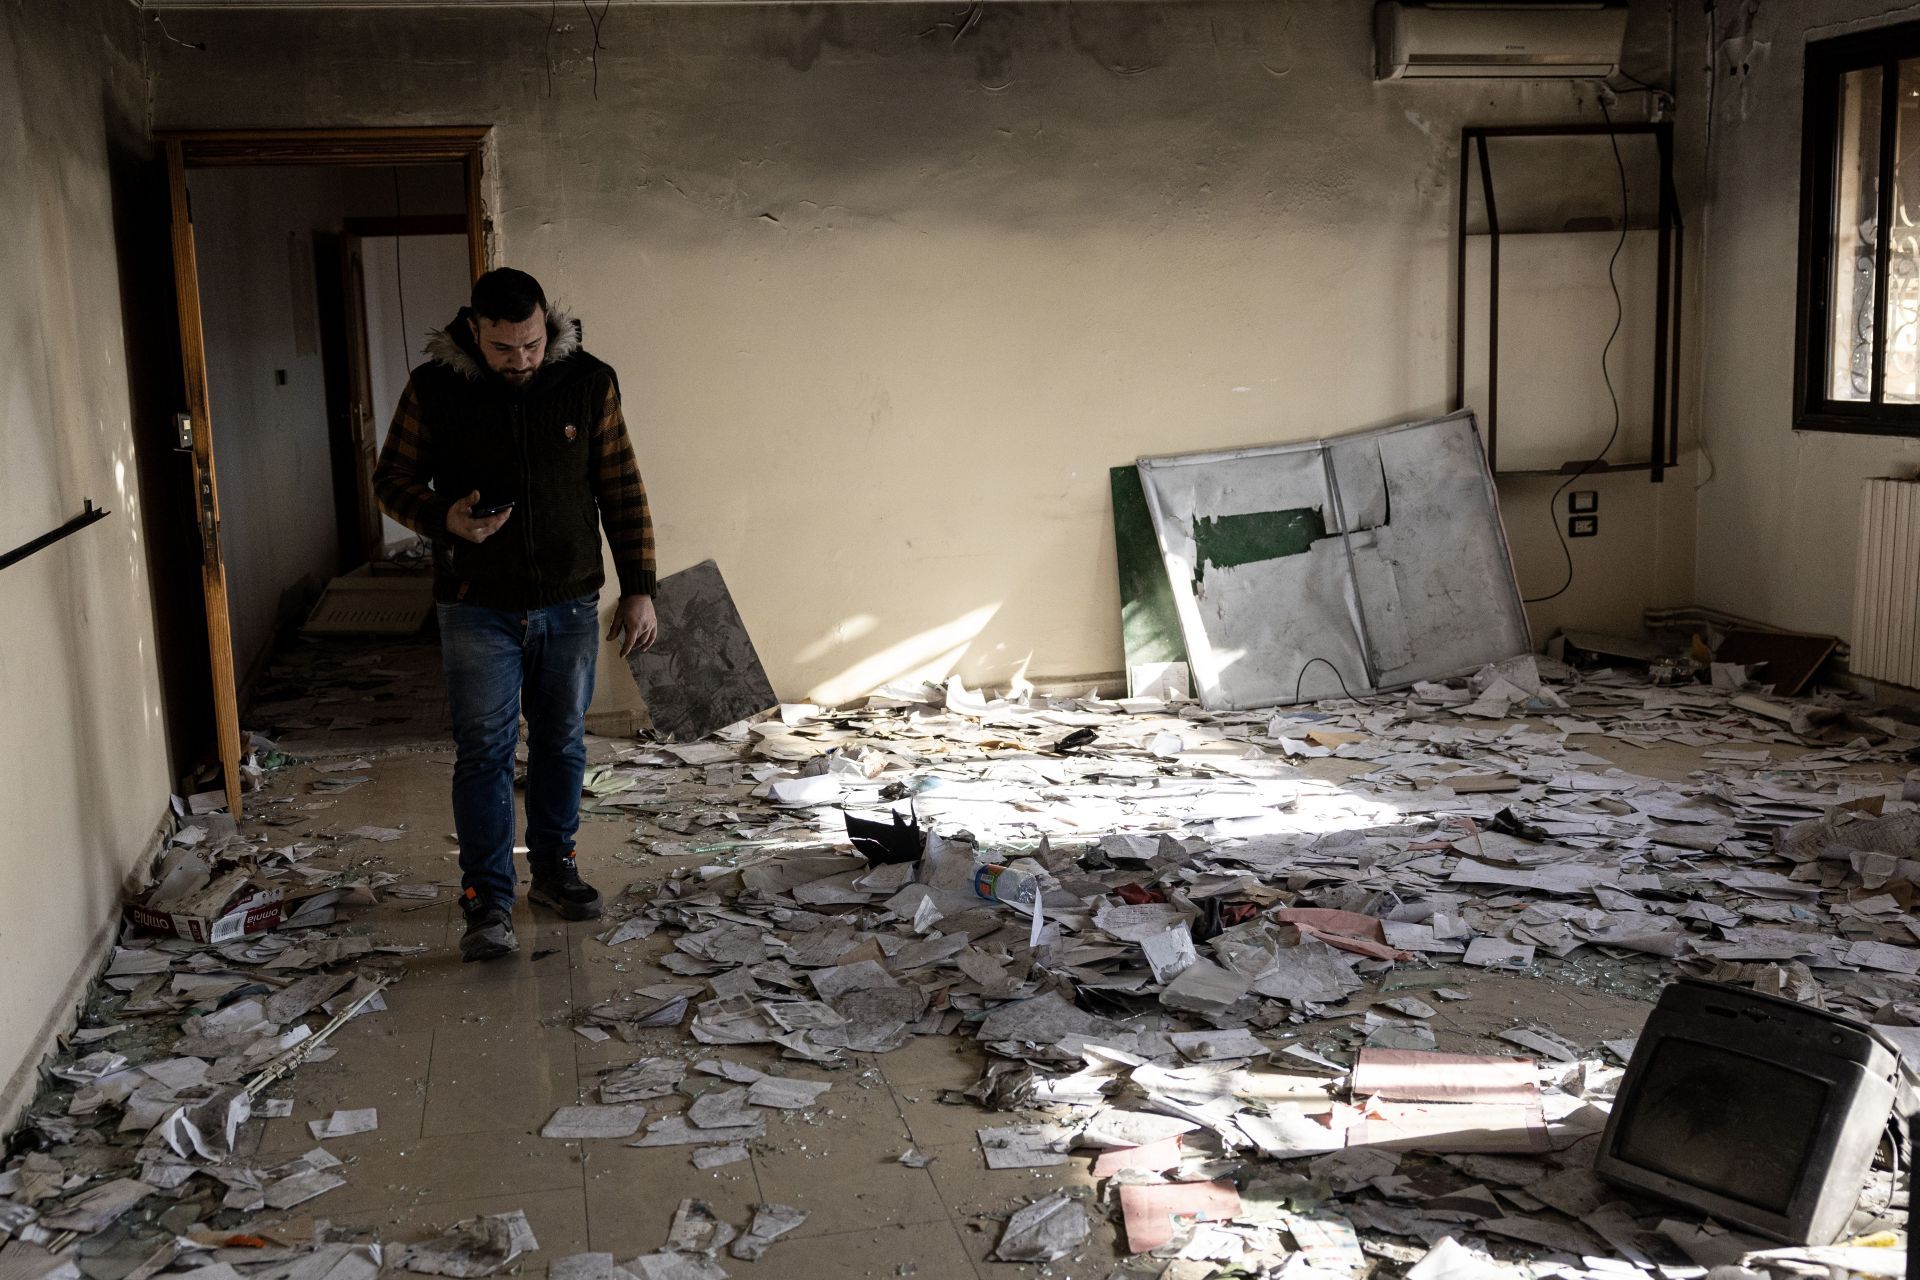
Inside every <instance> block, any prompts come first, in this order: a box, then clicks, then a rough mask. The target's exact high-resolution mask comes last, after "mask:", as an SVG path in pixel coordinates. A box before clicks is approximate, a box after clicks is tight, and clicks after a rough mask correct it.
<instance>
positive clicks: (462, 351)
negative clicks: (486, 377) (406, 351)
mask: <svg viewBox="0 0 1920 1280" xmlns="http://www.w3.org/2000/svg"><path fill="white" fill-rule="evenodd" d="M472 316H473V308H472V307H462V308H460V314H459V315H457V316H455V317H454V318H453V323H451V324H449V325H448V326H447V327H446V328H444V329H429V330H427V344H426V346H425V347H423V348H421V352H422V354H424V355H425V356H426V357H427V359H428V360H430V361H431V362H433V363H434V364H443V365H445V366H447V368H449V369H452V370H453V371H454V372H456V373H458V374H460V375H461V376H463V377H465V378H466V379H467V380H468V381H471V382H478V381H479V380H480V376H481V375H482V374H484V373H485V372H486V371H487V362H486V359H485V358H484V357H483V356H481V354H480V348H479V347H478V346H477V345H476V344H475V343H474V340H473V332H472V330H471V329H470V328H469V327H468V324H467V321H468V320H469V319H471V318H472ZM579 350H580V322H579V321H578V320H577V319H575V318H574V315H573V312H571V311H569V310H567V308H566V307H564V306H562V305H560V304H558V303H555V304H554V305H552V306H549V307H548V308H547V354H546V359H545V360H544V361H542V362H541V365H540V367H541V369H542V370H545V369H547V368H549V367H551V366H553V365H556V364H559V363H560V362H561V361H563V360H565V359H567V357H569V356H571V355H573V354H574V353H576V352H577V351H579Z"/></svg>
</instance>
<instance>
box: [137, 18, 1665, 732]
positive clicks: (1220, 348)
mask: <svg viewBox="0 0 1920 1280" xmlns="http://www.w3.org/2000/svg"><path fill="white" fill-rule="evenodd" d="M169 25H170V27H171V28H172V29H173V33H174V34H175V35H176V36H178V37H180V38H182V39H186V40H191V41H204V42H205V43H206V45H207V51H206V52H204V53H199V52H194V51H191V50H187V49H184V48H181V47H179V46H178V45H175V44H171V43H155V44H154V45H153V46H152V54H153V59H154V70H155V87H154V92H155V111H156V117H157V119H156V123H157V124H158V125H160V126H161V127H188V126H215V125H256V126H295V125H323V124H325V125H346V124H425V123H486V124H492V125H493V126H495V129H496V137H497V153H498V160H499V170H498V182H499V188H498V190H499V199H498V204H497V208H496V210H495V217H496V230H497V233H498V244H499V246H500V249H501V251H502V252H503V254H504V255H505V260H506V261H509V262H511V263H513V264H514V265H517V266H521V267H524V268H527V269H529V270H532V271H534V272H535V273H536V274H538V275H540V276H541V277H542V278H543V279H544V280H545V281H546V282H547V284H548V285H549V287H550V289H551V290H552V291H553V292H555V293H556V294H559V295H562V296H564V297H566V298H567V299H568V300H569V301H571V302H572V303H573V304H574V305H575V306H577V307H578V308H579V310H580V312H581V314H582V315H583V316H584V317H585V320H586V324H587V335H588V342H589V345H590V346H591V347H593V348H594V349H595V351H596V352H597V353H598V354H599V355H601V356H603V357H605V358H607V359H609V360H611V361H612V362H613V363H614V364H615V365H616V367H618V368H619V370H620V372H621V377H622V385H623V387H624V388H625V390H626V395H627V397H628V403H629V416H630V418H631V419H632V420H633V421H634V423H635V424H636V427H637V435H638V442H639V448H640V454H641V459H642V464H643V467H644V469H645V471H646V473H647V478H648V484H649V488H650V489H651V491H652V493H653V497H654V501H655V509H656V512H657V515H658V519H659V532H660V547H661V553H662V561H663V563H662V567H663V569H665V570H668V571H671V570H673V569H677V568H680V567H683V566H685V565H689V564H692V563H695V562H697V561H700V560H702V559H705V558H707V557H709V556H711V557H714V558H716V559H717V560H718V561H719V562H720V564H721V565H722V567H723V569H724V570H725V572H726V575H727V580H728V582H729V584H730V585H731V586H732V588H733V590H734V591H735V593H736V595H737V597H738V599H739V603H740V608H741V612H742V614H743V616H744V618H745V620H746V622H747V625H748V626H749V628H750V629H751V630H752V631H753V634H754V637H755V640H756V643H757V645H758V647H759V650H760V652H761V654H762V655H763V657H764V658H765V659H766V662H767V666H768V669H769V674H770V675H771V676H772V678H773V681H774V684H775V686H776V688H777V689H779V691H780V692H781V693H782V694H783V695H785V696H789V697H793V696H799V695H802V694H807V693H812V694H815V695H819V696H824V697H832V696H836V695H837V696H847V695H849V694H851V693H856V692H859V691H860V688H859V686H860V685H861V682H862V681H865V682H867V683H872V682H874V681H875V680H881V679H885V678H888V677H890V676H895V675H904V674H907V673H909V672H914V671H919V670H923V669H932V670H944V669H946V668H948V667H952V668H954V669H957V670H959V671H960V672H961V673H962V674H963V675H964V676H965V677H966V678H967V679H969V680H972V681H992V680H1003V679H1005V678H1007V677H1009V676H1011V675H1012V674H1014V673H1016V672H1019V671H1023V670H1024V671H1026V672H1027V673H1028V674H1031V675H1039V676H1053V675H1066V674H1071V673H1086V672H1110V671H1116V670H1118V669H1119V667H1120V665H1121V654H1120V631H1119V626H1118V620H1117V612H1118V597H1117V586H1116V573H1115V568H1114V552H1113V547H1112V529H1111V517H1110V514H1109V511H1108V483H1107V469H1108V467H1109V466H1111V465H1113V464H1115V463H1123V462H1127V461H1129V460H1131V459H1132V458H1134V457H1136V456H1138V455H1140V454H1143V453H1168V452H1176V451H1181V450H1186V449H1198V448H1210V447H1222V446H1233V445H1239V444H1247V443H1256V442H1268V441H1284V440H1292V439H1302V438H1307V437H1313V436H1319V435H1324V434H1327V433H1332V432H1339V431H1346V430H1353V429H1358V428H1362V427H1367V426H1375V425H1382V424H1387V423H1394V422H1401V421H1405V420H1408V419H1409V418H1413V417H1417V416H1420V415H1423V414H1427V413H1432V412H1437V411H1440V410H1443V409H1445V408H1446V407H1447V403H1446V402H1447V397H1448V394H1449V385H1450V374H1451V347H1450V330H1451V325H1452V303H1451V288H1452V270H1451V257H1452V234H1453V197H1454V193H1453V183H1454V176H1453V175H1454V173H1455V170H1456V166H1457V151H1456V147H1457V138H1458V130H1459V128H1460V127H1461V125H1463V124H1465V123H1468V122H1472V123H1503V122H1523V123H1535V122H1553V121H1562V120H1597V119H1598V118H1599V115H1598V110H1597V108H1596V107H1595V106H1594V105H1593V103H1592V101H1591V96H1590V91H1589V90H1588V89H1587V88H1586V87H1584V86H1577V85H1566V84H1555V83H1530V84H1493V83H1478V84H1476V83H1464V84H1427V85H1376V84H1375V83H1374V82H1373V81H1372V79H1371V31H1370V25H1369V21H1368V8H1367V6H1366V5H1365V4H1363V3H1358V2H1356V0H1316V2H1313V3H1292V4H1286V5H1256V4H1238V3H1196V4H1180V5H1148V4H1126V5H1100V4H1087V5H1072V6H1067V5H991V6H983V7H977V8H974V9H971V10H969V9H967V8H965V7H963V6H958V5H945V4H935V5H924V6H923V5H874V6H841V5H825V6H811V7H808V6H784V7H783V6H751V7H747V6H740V7H736V6H684V7H677V6H662V7H646V8H618V9H615V10H613V11H612V12H611V14H610V16H609V18H608V19H607V21H606V23H605V24H604V25H603V27H602V29H601V33H600V44H601V45H602V47H601V48H600V49H598V50H597V54H596V51H595V50H594V49H593V47H592V46H593V41H592V33H591V31H590V29H589V28H588V25H587V24H586V23H585V22H584V21H582V20H581V19H580V17H579V15H577V14H576V15H573V16H572V17H571V18H568V17H566V16H565V15H562V16H560V17H559V18H558V20H557V21H555V22H554V24H553V29H552V30H551V32H549V29H548V26H549V14H548V12H547V11H546V10H545V9H539V8H530V9H526V10H502V9H488V10H485V11H482V12H478V13H447V12H420V11H414V12H408V13H394V12H353V11H333V12H328V13H326V14H324V15H321V14H312V13H304V14H303V13H285V12H281V13H262V14H236V13H218V14H215V13H181V14H179V15H178V16H177V17H170V18H169ZM596 56H597V64H598V65H597V70H596V68H595V66H594V65H593V63H594V60H595V58H596ZM596 75H597V83H598V88H597V95H598V96H597V98H596V97H595V89H594V80H595V76H596ZM1600 176H1601V177H1602V178H1606V179H1608V180H1611V175H1610V174H1603V175H1600ZM1596 356H1597V353H1596ZM216 412H217V408H216ZM1641 488H1642V489H1643V490H1644V489H1646V488H1647V486H1645V485H1644V484H1642V486H1641ZM1525 493H1526V495H1527V496H1526V499H1525V501H1524V502H1523V503H1521V504H1518V505H1514V506H1510V508H1509V510H1508V513H1507V522H1508V528H1509V530H1510V531H1511V533H1512V535H1513V537H1514V539H1515V542H1516V553H1517V554H1518V555H1519V556H1520V558H1521V559H1522V562H1523V564H1526V565H1532V564H1537V565H1538V566H1539V572H1540V574H1541V581H1539V582H1526V583H1525V584H1524V585H1526V586H1528V587H1529V588H1533V589H1540V588H1544V589H1548V590H1550V589H1551V588H1552V587H1553V586H1554V585H1557V581H1558V578H1559V575H1560V572H1561V570H1560V562H1559V550H1558V544H1557V543H1556V542H1554V541H1553V538H1552V530H1551V525H1550V523H1549V520H1548V518H1547V516H1546V513H1545V509H1544V500H1543V499H1541V498H1539V497H1538V496H1537V495H1535V494H1534V493H1533V491H1531V490H1525ZM1654 496H1655V495H1652V494H1650V493H1636V494H1634V495H1633V497H1632V498H1631V499H1630V501H1631V502H1632V503H1633V504H1634V505H1633V506H1632V508H1631V509H1632V510H1635V511H1639V512H1641V513H1643V514H1649V515H1650V514H1651V513H1653V512H1654V511H1656V510H1658V511H1660V512H1663V513H1666V512H1668V508H1669V507H1670V505H1671V504H1654V503H1653V501H1652V499H1653V497H1654ZM1602 523H1603V536H1602V538H1601V539H1599V540H1597V542H1598V543H1600V544H1602V547H1603V549H1604V550H1605V551H1607V552H1609V553H1610V559H1609V561H1608V563H1606V564H1604V565H1593V566H1588V567H1586V568H1583V570H1582V577H1581V580H1580V582H1579V583H1577V584H1576V587H1575V589H1574V590H1573V591H1572V592H1571V593H1569V595H1568V596H1567V597H1564V598H1563V599H1562V600H1561V601H1559V602H1556V606H1555V607H1556V608H1558V609H1563V610H1566V611H1567V613H1566V616H1567V617H1571V618H1574V619H1575V620H1580V621H1582V622H1583V625H1588V626H1600V627H1611V628H1613V629H1620V628H1623V627H1628V626H1631V625H1632V622H1633V619H1634V617H1635V615H1636V613H1637V610H1638V609H1639V608H1640V607H1643V606H1645V605H1647V604H1653V603H1666V602H1670V601H1672V600H1674V599H1679V598H1684V597H1685V596H1686V595H1687V594H1688V593H1689V589H1690V575H1689V572H1688V568H1689V563H1690V558H1691V553H1690V549H1689V544H1688V541H1687V539H1688V530H1687V528H1686V525H1685V523H1684V522H1681V523H1675V522H1673V521H1672V520H1668V519H1666V518H1665V516H1664V515H1663V516H1662V518H1661V519H1658V520H1656V519H1646V520H1636V519H1630V518H1626V517H1625V516H1624V515H1623V518H1622V519H1621V520H1620V521H1619V522H1617V523H1616V522H1614V521H1611V520H1609V519H1607V518H1606V517H1605V516H1604V515H1603V522H1602ZM1522 544H1525V545H1522ZM1536 551H1537V552H1538V553H1539V554H1537V555H1536V554H1533V553H1534V552H1536ZM1649 564H1651V565H1654V566H1655V571H1654V573H1653V574H1652V575H1651V581H1649V575H1648V574H1646V573H1645V572H1644V571H1643V566H1645V565H1649ZM1616 578H1617V579H1618V581H1615V580H1614V579H1616ZM1555 616H1556V617H1557V616H1558V615H1555ZM849 619H860V620H862V621H861V625H860V626H859V627H858V628H851V627H849V626H848V625H847V624H848V621H849Z"/></svg>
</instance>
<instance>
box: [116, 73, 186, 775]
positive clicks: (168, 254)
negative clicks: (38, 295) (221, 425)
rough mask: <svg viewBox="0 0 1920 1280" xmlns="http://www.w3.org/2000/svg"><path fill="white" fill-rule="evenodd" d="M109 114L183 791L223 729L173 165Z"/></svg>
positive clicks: (125, 302)
mask: <svg viewBox="0 0 1920 1280" xmlns="http://www.w3.org/2000/svg"><path fill="white" fill-rule="evenodd" d="M103 110H104V113H105V116H106V119H107V121H108V127H107V140H106V144H107V145H106V150H107V166H108V181H109V184H110V186H111V190H112V198H113V231H114V243H115V246H116V249H117V256H118V263H117V267H118V271H119V281H120V315H121V333H122V337H123V345H122V348H121V354H122V356H123V358H124V367H125V369H126V372H127V405H128V412H129V414H130V415H131V424H130V425H131V429H132V435H133V463H134V473H135V481H136V486H137V489H136V491H137V494H138V514H139V522H140V530H141V533H142V535H143V542H144V545H145V551H146V567H147V581H148V584H149V587H150V590H151V591H152V593H153V623H154V627H153V630H154V635H153V642H154V648H155V655H154V656H155V659H156V663H157V665H158V667H159V671H160V695H161V702H162V706H161V715H162V718H163V720H164V721H165V730H166V741H167V758H168V765H169V769H168V773H169V776H170V777H171V778H172V779H173V781H174V782H175V783H176V785H177V784H178V782H179V780H180V779H181V777H182V776H183V775H184V774H186V773H187V772H189V771H190V770H192V769H193V767H194V766H195V765H196V764H198V763H199V762H200V761H201V760H203V759H206V758H208V757H209V756H210V755H211V754H212V752H213V749H214V724H213V678H212V671H211V668H210V665H209V660H208V656H207V618H206V612H205V607H204V604H203V598H202V595H201V585H200V535H199V530H198V526H197V525H196V524H195V521H194V511H193V476H192V469H191V464H190V463H189V461H188V458H187V455H186V454H184V453H181V452H179V451H178V450H176V449H175V447H174V445H175V440H174V434H173V433H174V426H173V422H174V414H175V413H176V412H178V411H179V410H181V409H183V408H184V407H185V404H184V399H183V397H184V394H185V393H184V385H185V375H184V373H183V371H182V369H181V363H180V326H179V315H178V312H177V311H176V309H175V298H174V289H173V242H172V232H171V227H170V223H171V204H170V197H169V194H168V191H167V173H166V165H165V163H164V162H163V161H162V160H161V159H160V158H159V157H158V156H157V155H156V153H155V151H154V148H153V145H152V144H151V143H150V142H149V141H148V140H147V138H146V133H145V130H144V128H142V127H141V126H140V125H138V124H136V123H135V122H134V121H132V120H128V119H126V118H124V117H122V116H120V115H119V114H118V113H117V110H116V107H115V105H114V103H113V102H112V100H111V98H110V97H109V99H108V100H107V101H106V102H105V103H104V104H103ZM131 517H132V513H131V512H129V518H131Z"/></svg>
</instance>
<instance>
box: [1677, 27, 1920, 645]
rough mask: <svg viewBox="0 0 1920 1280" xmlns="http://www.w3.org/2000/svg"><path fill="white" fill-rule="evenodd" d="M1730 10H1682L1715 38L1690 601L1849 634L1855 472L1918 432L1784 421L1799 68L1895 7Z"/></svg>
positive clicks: (1908, 451)
mask: <svg viewBox="0 0 1920 1280" xmlns="http://www.w3.org/2000/svg"><path fill="white" fill-rule="evenodd" d="M1727 9H1728V10H1729V11H1728V12H1725V13H1723V14H1722V15H1721V16H1720V18H1719V21H1718V25H1717V27H1716V28H1715V29H1713V30H1712V31H1709V30H1708V29H1707V28H1706V27H1705V26H1704V25H1701V24H1700V19H1699V18H1698V16H1697V15H1694V14H1692V13H1687V18H1688V21H1689V23H1691V24H1692V28H1691V30H1689V31H1686V32H1684V33H1683V35H1684V40H1683V43H1684V44H1685V45H1686V46H1688V47H1691V48H1695V49H1699V50H1709V49H1710V50H1711V55H1712V58H1713V75H1712V81H1713V83H1714V85H1715V88H1714V90H1713V94H1714V101H1713V110H1712V118H1711V126H1712V127H1711V134H1710V136H1711V146H1710V149H1706V151H1705V161H1704V164H1703V165H1702V164H1701V162H1700V159H1699V154H1698V152H1696V153H1695V156H1694V162H1695V164H1696V165H1698V166H1699V167H1700V168H1701V169H1702V172H1703V180H1704V182H1705V184H1706V189H1707V199H1708V209H1707V214H1706V239H1707V244H1706V248H1707V257H1708V267H1707V278H1706V291H1707V297H1706V307H1707V336H1706V351H1705V357H1704V378H1703V383H1702V408H1701V413H1700V442H1701V444H1702V446H1703V447H1704V449H1705V452H1706V454H1707V457H1708V459H1709V465H1710V469H1711V470H1710V478H1707V479H1706V482H1705V484H1704V485H1703V487H1702V488H1701V490H1700V508H1699V556H1698V561H1697V564H1696V576H1697V580H1698V586H1699V591H1698V594H1699V597H1700V601H1701V603H1702V604H1707V605H1712V606H1715V607H1718V608H1721V609H1727V610H1731V611H1733V612H1735V613H1741V614H1747V615H1750V616H1752V617H1756V618H1759V619H1760V620H1762V621H1765V622H1770V623H1773V624H1775V625H1779V626H1786V627H1795V628H1804V629H1806V630H1809V631H1819V632H1827V633H1831V634H1835V635H1839V636H1842V637H1845V636H1846V635H1847V633H1848V631H1849V629H1850V626H1851V622H1852V610H1853V574H1854V565H1855V558H1856V557H1855V542H1856V538H1857V534H1858V522H1859V518H1860V502H1859V493H1860V482H1861V481H1862V480H1863V479H1865V478H1867V477H1870V476H1881V475H1888V474H1891V473H1892V472H1894V471H1895V470H1896V469H1899V468H1912V467H1914V466H1915V465H1916V464H1920V440H1897V439H1887V438H1882V437H1873V436H1849V435H1833V434H1825V433H1795V432H1794V431H1793V430H1792V425H1793V404H1792V400H1793V324H1794V291H1795V272H1796V269H1797V253H1798V248H1797V244H1798V241H1797V237H1798V234H1799V199H1800V114H1801V112H1800V95H1801V90H1802V76H1801V68H1802V66H1803V65H1804V63H1803V59H1804V55H1805V49H1806V41H1807V39H1808V38H1809V37H1812V38H1815V39H1818V38H1820V37H1823V36H1828V35H1840V34H1844V33H1846V32H1848V31H1851V30H1856V29H1859V28H1860V27H1862V26H1865V25H1871V24H1872V23H1873V22H1874V21H1886V20H1887V18H1889V17H1893V18H1898V17H1900V16H1901V14H1900V13H1899V12H1895V13H1892V14H1889V13H1888V12H1887V6H1886V5H1884V4H1881V3H1877V2H1875V0H1804V2H1803V3H1799V4H1793V5H1787V4H1780V3H1761V4H1759V5H1736V6H1727ZM1683 12H1686V10H1685V9H1684V8H1683ZM1904 12H1905V16H1906V17H1908V18H1912V17H1915V16H1920V14H1916V13H1915V12H1914V11H1913V10H1911V9H1908V10H1906V11H1904ZM1698 60H1699V61H1702V62H1704V61H1705V59H1704V58H1702V59H1698ZM1703 79H1704V77H1703ZM1690 87H1691V86H1690ZM1702 87H1703V88H1704V85H1703V86H1702Z"/></svg>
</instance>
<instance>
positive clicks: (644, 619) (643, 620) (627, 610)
mask: <svg viewBox="0 0 1920 1280" xmlns="http://www.w3.org/2000/svg"><path fill="white" fill-rule="evenodd" d="M659 637H660V620H659V619H658V618H656V617H655V616H654V613H653V597H652V596H621V597H620V603H619V604H618V605H617V606H616V607H615V608H614V611H613V625H612V626H610V627H608V628H607V639H609V640H613V639H616V638H617V639H618V640H619V641H620V656H621V657H623V658H624V657H626V656H627V655H628V654H630V653H632V652H633V651H634V650H635V649H638V650H640V651H641V652H642V653H645V652H646V651H647V650H648V649H651V648H653V642H654V641H655V640H657V639H659Z"/></svg>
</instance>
